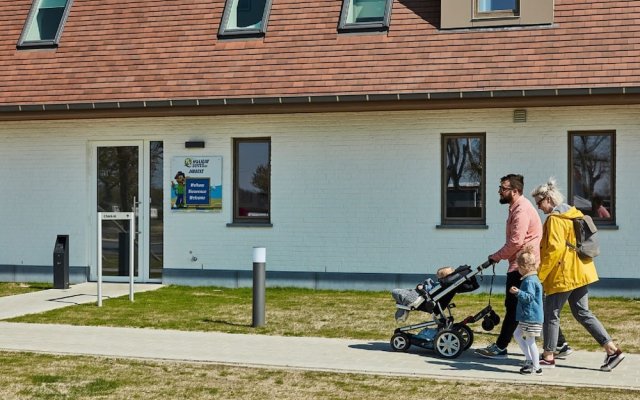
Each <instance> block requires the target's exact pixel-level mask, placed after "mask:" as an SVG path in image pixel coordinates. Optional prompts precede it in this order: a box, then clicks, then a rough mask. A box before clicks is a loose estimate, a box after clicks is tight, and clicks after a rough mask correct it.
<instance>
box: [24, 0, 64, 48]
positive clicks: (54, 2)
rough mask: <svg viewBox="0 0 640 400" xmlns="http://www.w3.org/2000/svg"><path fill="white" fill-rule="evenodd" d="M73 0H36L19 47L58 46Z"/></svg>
mask: <svg viewBox="0 0 640 400" xmlns="http://www.w3.org/2000/svg"><path fill="white" fill-rule="evenodd" d="M72 1H73V0H34V2H33V4H32V5H31V10H30V11H29V15H28V16H27V23H26V24H25V25H24V29H23V31H22V35H21V36H20V41H19V42H18V48H25V47H29V48H31V47H35V48H43V47H56V46H57V45H58V42H59V41H60V36H61V35H62V27H63V26H64V22H65V20H66V19H67V15H68V14H69V9H70V8H71V3H72Z"/></svg>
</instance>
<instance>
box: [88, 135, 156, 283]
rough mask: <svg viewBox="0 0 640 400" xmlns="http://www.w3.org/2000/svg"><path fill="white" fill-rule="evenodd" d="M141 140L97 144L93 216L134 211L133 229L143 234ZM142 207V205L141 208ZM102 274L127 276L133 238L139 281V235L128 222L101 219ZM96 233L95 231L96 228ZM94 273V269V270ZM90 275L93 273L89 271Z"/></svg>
mask: <svg viewBox="0 0 640 400" xmlns="http://www.w3.org/2000/svg"><path fill="white" fill-rule="evenodd" d="M141 150H142V144H141V143H129V142H127V143H125V142H122V143H114V144H96V146H95V153H94V154H95V160H96V174H95V179H96V186H95V188H96V196H95V198H96V202H95V204H96V215H97V212H130V211H134V212H135V215H136V218H135V220H136V221H135V224H136V231H138V232H140V233H142V229H140V228H141V227H142V225H141V223H142V222H143V221H142V218H141V217H140V216H141V215H144V214H141V213H140V211H141V207H140V206H141V202H139V199H140V198H141V195H142V179H141V176H142V168H141V157H140V155H141ZM143 208H144V207H143ZM96 228H97V229H102V243H98V246H102V276H103V279H104V280H105V281H126V280H128V279H129V252H130V250H129V244H128V243H129V240H130V239H129V238H130V236H129V235H131V234H134V235H136V237H135V238H134V243H135V245H134V253H135V254H134V257H133V260H134V276H135V279H136V280H140V273H139V272H140V271H139V269H140V268H139V267H140V265H141V263H140V261H141V260H140V256H139V253H140V251H139V250H140V243H141V241H140V238H141V237H140V235H137V234H136V233H137V232H131V229H130V226H129V221H126V220H105V221H102V227H96ZM96 234H97V231H96ZM94 273H95V274H97V271H96V272H94ZM92 275H93V274H92Z"/></svg>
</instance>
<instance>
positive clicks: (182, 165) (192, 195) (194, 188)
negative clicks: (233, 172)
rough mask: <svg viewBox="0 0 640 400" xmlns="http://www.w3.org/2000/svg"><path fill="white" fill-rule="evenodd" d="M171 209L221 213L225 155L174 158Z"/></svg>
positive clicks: (172, 160) (172, 162)
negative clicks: (223, 158) (223, 157)
mask: <svg viewBox="0 0 640 400" xmlns="http://www.w3.org/2000/svg"><path fill="white" fill-rule="evenodd" d="M171 176H172V177H173V179H172V180H171V209H172V210H174V211H218V212H219V211H221V210H222V156H201V157H195V156H191V157H187V156H184V157H173V158H172V159H171Z"/></svg>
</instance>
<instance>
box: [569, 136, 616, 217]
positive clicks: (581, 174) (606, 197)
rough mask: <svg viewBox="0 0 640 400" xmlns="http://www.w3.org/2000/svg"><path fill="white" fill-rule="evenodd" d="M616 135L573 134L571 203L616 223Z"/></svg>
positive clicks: (571, 142)
mask: <svg viewBox="0 0 640 400" xmlns="http://www.w3.org/2000/svg"><path fill="white" fill-rule="evenodd" d="M614 149H615V132H611V131H606V132H602V131H600V132H569V202H570V203H571V204H572V205H574V206H575V207H576V208H578V209H579V210H580V211H582V212H583V213H584V214H587V215H591V216H592V217H593V219H594V220H595V221H597V222H602V223H606V222H609V223H611V224H614V223H615V152H614Z"/></svg>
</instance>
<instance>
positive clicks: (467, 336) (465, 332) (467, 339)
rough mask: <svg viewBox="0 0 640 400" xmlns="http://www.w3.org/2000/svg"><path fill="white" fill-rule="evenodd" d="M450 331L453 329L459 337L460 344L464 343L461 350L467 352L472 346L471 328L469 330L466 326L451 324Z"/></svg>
mask: <svg viewBox="0 0 640 400" xmlns="http://www.w3.org/2000/svg"><path fill="white" fill-rule="evenodd" d="M451 329H453V330H454V331H456V332H457V333H458V335H460V338H461V339H462V343H464V346H463V347H462V350H467V349H468V348H469V347H471V345H472V344H473V331H472V330H471V328H469V326H468V325H466V324H453V326H452V327H451Z"/></svg>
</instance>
